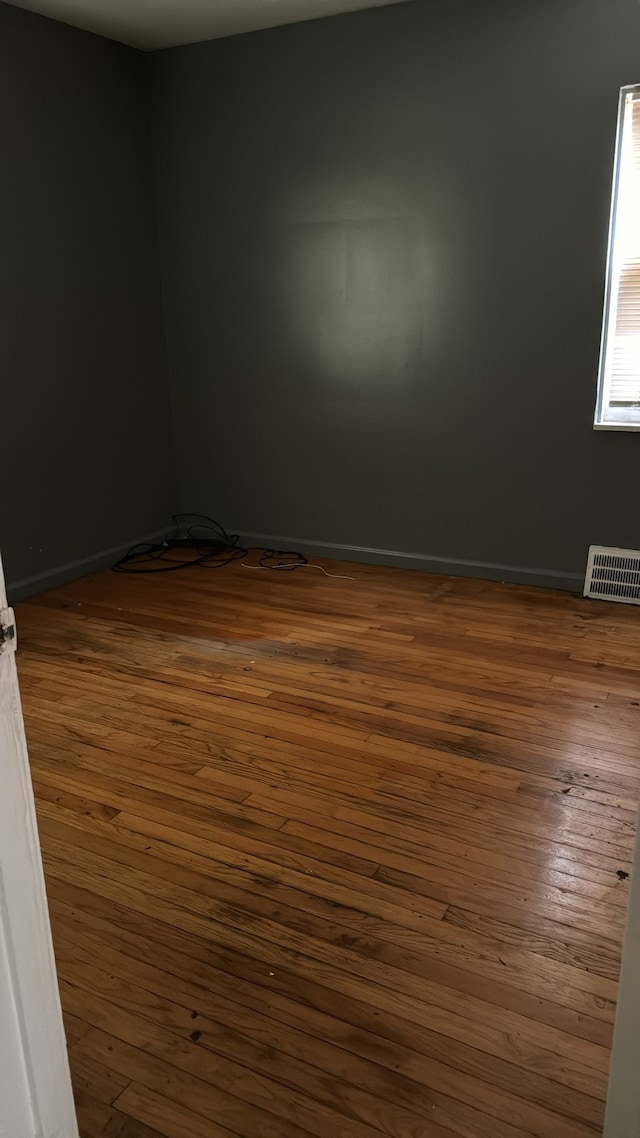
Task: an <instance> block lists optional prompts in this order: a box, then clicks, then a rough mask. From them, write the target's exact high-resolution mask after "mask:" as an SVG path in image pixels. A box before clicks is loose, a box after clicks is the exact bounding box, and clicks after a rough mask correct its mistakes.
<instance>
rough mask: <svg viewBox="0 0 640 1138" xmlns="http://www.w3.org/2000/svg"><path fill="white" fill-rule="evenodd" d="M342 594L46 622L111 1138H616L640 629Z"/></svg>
mask: <svg viewBox="0 0 640 1138" xmlns="http://www.w3.org/2000/svg"><path fill="white" fill-rule="evenodd" d="M324 565H325V567H326V568H327V569H328V570H329V571H331V572H336V573H343V574H344V573H352V574H353V576H354V577H355V580H354V581H353V582H351V581H344V580H336V579H331V578H329V577H326V576H323V575H321V574H320V573H319V572H318V571H317V570H313V569H304V570H299V571H296V572H294V573H289V572H287V573H275V572H273V573H272V572H268V571H263V572H251V571H249V570H247V569H245V568H244V567H242V566H241V565H239V564H235V565H232V566H229V567H227V568H224V569H220V570H215V571H212V570H197V569H193V570H189V571H188V572H185V573H168V574H162V575H158V576H155V577H150V576H141V577H130V576H118V575H116V574H113V573H110V572H106V573H101V574H96V575H94V576H92V577H89V578H86V579H85V580H83V581H81V582H78V583H75V584H72V585H68V586H66V587H64V588H62V589H58V590H56V591H54V592H51V593H48V594H45V595H43V596H41V597H38V598H35V599H33V600H32V601H30V602H27V603H24V604H22V605H20V606H18V629H19V653H18V666H19V672H20V678H21V685H22V693H23V701H24V711H25V719H26V724H27V735H28V739H29V744H30V754H31V762H32V769H33V778H34V786H35V792H36V798H37V804H38V812H39V820H40V829H41V839H42V847H43V856H44V861H45V870H46V876H47V888H48V894H49V900H50V905H51V916H52V923H53V929H54V939H55V945H56V954H57V960H58V971H59V977H60V985H61V992H62V1001H63V1006H64V1010H65V1015H66V1022H67V1032H68V1042H69V1048H70V1060H71V1068H72V1074H73V1079H74V1084H75V1089H76V1095H77V1103H78V1114H79V1119H80V1125H81V1132H82V1135H83V1138H102V1136H107V1138H157V1136H158V1135H162V1136H163V1138H191V1136H204V1138H218V1136H225V1138H228V1136H229V1135H236V1136H241V1138H303V1136H307V1135H315V1136H317V1138H380V1136H381V1135H387V1136H389V1138H454V1136H457V1138H460V1136H464V1138H518V1136H524V1135H538V1136H540V1138H587V1136H590V1138H593V1136H594V1135H597V1134H599V1133H601V1129H602V1120H603V1113H604V1106H603V1103H604V1098H605V1093H606V1083H607V1067H608V1060H609V1049H610V1043H611V1034H612V1023H613V1017H614V1010H615V999H616V986H617V977H618V969H619V962H620V951H621V944H622V937H623V929H624V920H625V906H626V899H627V881H626V880H625V879H624V877H623V875H624V874H626V873H628V872H629V870H630V858H631V850H632V842H633V837H634V831H635V824H636V810H637V807H638V798H639V792H640V761H639V760H640V756H639V750H638V722H639V712H640V643H639V638H638V619H639V614H638V610H636V609H634V608H632V607H626V606H620V605H615V604H603V603H598V602H592V601H584V600H582V599H578V598H574V597H571V596H569V595H568V594H561V593H553V592H547V591H543V590H534V589H526V588H517V587H504V586H500V585H493V584H489V583H486V582H477V581H464V580H454V579H447V578H441V577H434V576H429V575H426V574H421V573H411V572H407V571H403V570H392V569H383V568H375V567H371V566H362V565H358V566H352V567H345V565H344V564H338V563H330V562H324ZM621 878H622V879H621Z"/></svg>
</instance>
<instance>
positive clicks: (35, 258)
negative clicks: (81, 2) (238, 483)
mask: <svg viewBox="0 0 640 1138" xmlns="http://www.w3.org/2000/svg"><path fill="white" fill-rule="evenodd" d="M0 155H1V164H2V171H1V173H0V250H1V254H0V375H1V377H2V379H1V391H2V399H1V402H0V422H1V424H2V438H1V441H0V548H1V549H2V554H3V556H4V561H5V570H6V575H7V579H8V581H9V582H10V583H11V582H14V583H15V582H20V581H23V580H24V579H25V578H30V577H32V576H37V575H39V574H44V575H45V576H44V579H43V582H42V583H43V584H46V583H50V582H52V581H55V580H57V579H58V578H59V577H60V576H61V575H62V576H64V575H68V574H69V573H73V572H75V573H76V574H78V573H79V572H81V571H82V569H83V568H84V569H85V570H86V568H87V567H91V565H92V564H94V563H96V561H99V560H100V559H101V554H102V552H103V551H105V550H109V549H111V548H113V547H117V546H121V545H123V544H128V543H129V542H131V541H133V540H136V539H137V538H138V537H140V536H141V535H143V534H146V533H147V532H149V531H153V530H156V529H158V527H161V526H163V525H164V524H165V522H166V519H167V513H168V511H169V509H170V507H171V506H172V505H173V495H174V486H173V479H174V472H173V459H172V456H171V435H170V416H169V397H168V385H167V376H166V359H165V352H164V340H163V333H162V322H161V304H160V289H159V273H158V264H157V244H156V233H155V223H154V213H153V187H152V167H151V157H150V137H149V129H148V112H147V106H146V88H145V71H144V57H143V56H142V55H141V54H140V53H138V52H135V51H132V50H130V49H129V48H125V47H122V46H120V45H118V44H115V43H112V42H110V41H108V40H104V39H101V38H99V37H97V36H92V35H89V34H87V33H85V32H80V31H77V30H75V29H72V28H69V27H66V26H65V25H63V24H58V23H54V22H52V21H50V20H46V19H43V18H42V17H40V16H35V15H32V14H31V13H27V12H23V11H21V10H18V9H15V8H12V7H8V6H6V5H4V4H0ZM106 557H107V559H108V557H109V554H108V553H107V554H106ZM85 558H88V559H89V561H88V562H87V564H86V565H84V566H76V567H75V568H74V567H73V566H71V568H69V564H70V563H73V562H76V561H82V560H83V559H85ZM36 586H37V583H36V584H32V585H31V586H30V588H31V589H33V588H35V587H36ZM28 587H29V586H27V588H28ZM23 591H24V588H23V589H14V595H19V594H20V592H23Z"/></svg>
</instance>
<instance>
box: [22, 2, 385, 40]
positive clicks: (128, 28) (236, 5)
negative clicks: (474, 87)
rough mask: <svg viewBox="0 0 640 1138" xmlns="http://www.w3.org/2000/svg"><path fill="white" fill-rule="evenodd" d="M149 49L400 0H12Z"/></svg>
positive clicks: (89, 29)
mask: <svg viewBox="0 0 640 1138" xmlns="http://www.w3.org/2000/svg"><path fill="white" fill-rule="evenodd" d="M9 2H10V3H13V4H14V5H15V6H16V7H18V8H29V9H30V10H31V11H32V12H40V13H41V14H42V15H43V16H50V17H51V18H52V19H54V20H62V22H63V23H65V24H74V25H75V26H76V27H78V28H85V29H86V31H89V32H97V33H98V35H101V36H108V37H109V38H110V39H114V40H120V41H121V42H122V43H127V44H130V45H131V46H132V47H140V48H142V49H143V50H145V51H153V50H154V49H156V48H162V47H175V46H176V45H177V44H184V43H196V42H198V41H200V40H209V39H218V38H220V36H233V35H236V34H237V33H238V32H250V31H254V30H255V29H256V28H271V27H274V26H275V25H276V24H292V23H295V22H297V21H299V20H315V19H317V18H318V17H319V16H333V15H335V14H336V13H337V12H351V11H354V10H355V9H357V8H378V7H380V6H382V5H384V4H398V3H400V0H9Z"/></svg>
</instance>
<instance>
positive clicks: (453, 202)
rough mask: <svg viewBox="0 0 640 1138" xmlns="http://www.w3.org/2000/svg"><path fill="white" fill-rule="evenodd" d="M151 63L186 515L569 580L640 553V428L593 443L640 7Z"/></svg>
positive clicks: (438, 21)
mask: <svg viewBox="0 0 640 1138" xmlns="http://www.w3.org/2000/svg"><path fill="white" fill-rule="evenodd" d="M148 63H149V67H150V70H151V78H152V82H153V91H154V108H155V148H156V170H157V186H158V208H159V223H160V237H161V262H162V269H163V286H164V298H165V321H166V332H167V340H168V349H169V362H170V372H171V380H172V384H173V389H174V408H175V431H176V442H177V458H178V473H179V483H180V494H181V501H182V503H183V507H182V508H188V509H196V510H202V511H205V512H210V513H213V514H215V515H216V516H217V517H219V518H220V519H221V520H223V521H224V523H225V524H226V525H227V526H228V527H231V528H236V529H239V530H240V532H243V533H253V534H262V535H276V536H279V537H281V538H289V539H291V538H293V539H296V540H298V541H300V540H302V539H306V540H307V541H308V542H310V543H312V545H313V543H316V542H318V541H324V542H328V543H333V544H336V545H347V546H352V545H359V546H367V547H374V548H378V549H380V548H383V549H387V550H396V551H404V552H410V553H419V554H423V555H426V556H427V557H430V556H431V557H435V558H442V559H444V560H445V562H449V561H456V560H459V559H462V560H465V559H466V560H470V561H472V562H479V563H481V565H480V567H478V566H473V565H472V566H464V565H462V566H460V568H461V569H462V570H463V571H468V572H476V573H478V575H482V574H486V575H489V576H490V575H495V576H508V575H511V576H512V577H513V578H514V579H523V580H527V579H536V578H537V577H538V576H539V574H538V573H537V572H536V573H534V574H533V577H531V576H530V575H529V574H528V572H527V571H528V570H531V569H533V570H536V571H537V570H544V571H546V573H547V574H548V578H547V579H548V581H549V583H551V582H553V581H556V580H557V581H558V582H560V583H565V584H569V585H571V584H573V585H575V584H577V583H579V580H580V578H581V575H582V574H583V572H584V565H585V561H586V553H587V546H588V545H589V543H590V542H593V543H607V544H609V543H610V544H616V545H623V546H625V545H630V546H634V547H637V546H638V545H640V511H638V510H637V509H636V506H635V499H636V494H635V487H636V486H637V485H638V479H639V475H640V438H638V437H636V436H634V435H630V434H620V433H597V432H594V431H593V430H592V421H593V407H594V400H595V382H596V372H597V365H598V349H599V336H600V325H601V312H602V297H603V284H604V268H605V257H606V235H607V226H608V211H609V194H610V186H611V167H612V158H613V149H614V134H615V116H616V106H617V97H618V88H619V87H620V86H621V85H622V84H625V83H631V82H634V81H640V5H639V4H638V3H637V0H518V3H514V0H483V3H478V0H425V2H417V3H407V4H400V5H397V6H394V7H389V8H382V9H376V10H371V11H367V12H362V13H356V14H353V15H348V16H342V17H338V18H333V19H327V20H321V21H317V22H314V23H308V24H302V25H296V26H292V27H288V28H279V29H275V30H272V31H267V32H259V33H255V34H251V35H245V36H238V37H235V38H233V39H228V40H221V41H217V42H212V43H208V44H200V45H194V46H190V47H186V48H177V49H175V50H172V51H168V52H162V53H158V54H156V55H155V56H153V57H151V58H150V59H149V61H148ZM311 547H312V546H311ZM496 563H497V564H498V566H500V565H503V566H508V567H511V568H510V571H509V572H507V571H504V570H503V569H501V568H494V569H491V568H487V565H494V566H495V565H496ZM425 564H427V565H428V564H430V563H429V562H428V561H427V562H425ZM436 564H438V563H437V562H436ZM542 576H543V579H544V574H543V575H542Z"/></svg>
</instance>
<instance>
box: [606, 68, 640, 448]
mask: <svg viewBox="0 0 640 1138" xmlns="http://www.w3.org/2000/svg"><path fill="white" fill-rule="evenodd" d="M595 426H596V427H603V428H610V429H614V430H628V431H634V430H636V431H637V430H640V85H638V86H635V87H623V88H622V90H621V92H620V107H619V111H618V136H617V142H616V161H615V170H614V177H613V202H612V206H611V227H610V231H609V256H608V262H607V285H606V293H605V306H604V324H603V330H602V349H601V353H600V374H599V377H598V402H597V404H596V416H595Z"/></svg>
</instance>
